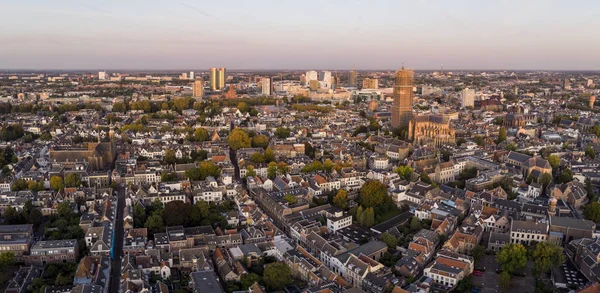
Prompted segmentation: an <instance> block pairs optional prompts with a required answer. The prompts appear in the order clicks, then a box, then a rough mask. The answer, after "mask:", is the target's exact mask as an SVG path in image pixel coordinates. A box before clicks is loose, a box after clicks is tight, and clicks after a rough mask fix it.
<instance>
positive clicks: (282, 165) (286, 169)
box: [277, 162, 290, 175]
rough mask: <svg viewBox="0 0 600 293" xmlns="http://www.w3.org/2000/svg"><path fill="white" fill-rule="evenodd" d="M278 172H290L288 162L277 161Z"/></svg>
mask: <svg viewBox="0 0 600 293" xmlns="http://www.w3.org/2000/svg"><path fill="white" fill-rule="evenodd" d="M277 172H279V173H280V174H283V175H285V174H287V173H289V172H290V167H289V166H288V164H287V163H286V162H279V163H277Z"/></svg>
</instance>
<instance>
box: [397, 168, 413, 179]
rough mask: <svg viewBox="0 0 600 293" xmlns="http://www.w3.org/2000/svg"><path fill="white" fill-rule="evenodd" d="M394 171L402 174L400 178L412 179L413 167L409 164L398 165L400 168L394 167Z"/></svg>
mask: <svg viewBox="0 0 600 293" xmlns="http://www.w3.org/2000/svg"><path fill="white" fill-rule="evenodd" d="M394 172H396V173H397V174H398V175H399V176H400V178H402V179H404V180H411V179H412V174H413V168H411V167H409V166H398V168H396V169H394Z"/></svg>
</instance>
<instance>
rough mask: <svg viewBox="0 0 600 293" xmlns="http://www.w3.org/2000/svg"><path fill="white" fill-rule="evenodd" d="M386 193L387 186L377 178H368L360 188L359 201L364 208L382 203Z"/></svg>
mask: <svg viewBox="0 0 600 293" xmlns="http://www.w3.org/2000/svg"><path fill="white" fill-rule="evenodd" d="M386 197H388V195H387V186H385V184H383V183H381V181H379V180H370V181H368V182H367V183H365V184H364V185H363V186H362V187H361V188H360V193H359V202H360V204H361V206H364V207H365V208H369V207H375V206H378V205H380V204H382V203H383V202H384V201H385V200H386Z"/></svg>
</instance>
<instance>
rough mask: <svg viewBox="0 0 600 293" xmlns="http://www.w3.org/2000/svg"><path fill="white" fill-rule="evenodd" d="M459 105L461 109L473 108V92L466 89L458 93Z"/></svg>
mask: <svg viewBox="0 0 600 293" xmlns="http://www.w3.org/2000/svg"><path fill="white" fill-rule="evenodd" d="M460 101H461V102H460V104H461V106H462V107H465V108H466V107H473V106H475V90H474V89H470V88H466V89H464V90H462V92H461V93H460Z"/></svg>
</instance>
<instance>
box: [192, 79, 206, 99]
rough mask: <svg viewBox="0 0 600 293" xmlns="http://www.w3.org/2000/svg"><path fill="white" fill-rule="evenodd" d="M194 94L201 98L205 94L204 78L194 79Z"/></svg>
mask: <svg viewBox="0 0 600 293" xmlns="http://www.w3.org/2000/svg"><path fill="white" fill-rule="evenodd" d="M192 95H193V96H194V97H195V98H197V97H199V98H201V97H202V96H203V95H204V85H203V84H202V80H201V79H198V80H195V81H194V87H193V88H192Z"/></svg>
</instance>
